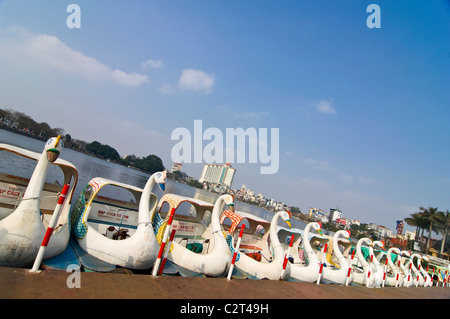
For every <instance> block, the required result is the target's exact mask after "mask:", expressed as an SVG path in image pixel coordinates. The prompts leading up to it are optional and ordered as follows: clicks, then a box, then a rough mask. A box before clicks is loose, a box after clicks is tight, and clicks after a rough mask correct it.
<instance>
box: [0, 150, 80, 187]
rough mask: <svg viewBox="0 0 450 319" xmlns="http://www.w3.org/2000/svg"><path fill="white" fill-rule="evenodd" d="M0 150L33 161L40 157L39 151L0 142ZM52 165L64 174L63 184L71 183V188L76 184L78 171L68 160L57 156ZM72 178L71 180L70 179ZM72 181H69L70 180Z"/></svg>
mask: <svg viewBox="0 0 450 319" xmlns="http://www.w3.org/2000/svg"><path fill="white" fill-rule="evenodd" d="M0 151H8V152H11V153H14V154H17V155H20V156H23V157H26V158H29V159H32V160H35V161H39V158H40V157H41V153H37V152H33V151H30V150H27V149H24V148H21V147H17V146H13V145H9V144H2V143H0ZM52 164H53V165H56V166H58V167H59V168H60V169H61V170H62V171H63V174H64V184H72V185H73V189H74V188H75V186H76V183H77V181H78V171H77V168H76V167H75V166H74V165H73V164H72V163H70V162H68V161H66V160H63V159H61V158H58V159H57V160H56V161H55V162H53V163H52ZM72 178H73V180H72ZM71 180H72V181H73V182H72V183H70V181H71Z"/></svg>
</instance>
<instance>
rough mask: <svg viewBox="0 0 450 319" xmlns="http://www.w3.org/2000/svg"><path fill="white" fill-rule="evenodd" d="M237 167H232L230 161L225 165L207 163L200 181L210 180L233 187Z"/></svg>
mask: <svg viewBox="0 0 450 319" xmlns="http://www.w3.org/2000/svg"><path fill="white" fill-rule="evenodd" d="M235 173H236V169H235V168H232V167H231V165H230V163H226V164H223V165H219V164H205V165H204V166H203V171H202V175H201V177H200V179H199V180H198V181H199V182H200V183H203V182H208V183H215V184H220V185H226V186H228V187H231V184H232V183H233V179H234V174H235Z"/></svg>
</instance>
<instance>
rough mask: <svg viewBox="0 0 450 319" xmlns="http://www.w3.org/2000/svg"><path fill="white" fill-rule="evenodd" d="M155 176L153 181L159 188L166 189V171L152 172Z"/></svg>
mask: <svg viewBox="0 0 450 319" xmlns="http://www.w3.org/2000/svg"><path fill="white" fill-rule="evenodd" d="M154 176H155V182H156V183H157V184H158V186H159V188H161V190H162V191H163V192H164V191H165V190H166V177H167V172H166V171H163V172H157V173H155V174H154Z"/></svg>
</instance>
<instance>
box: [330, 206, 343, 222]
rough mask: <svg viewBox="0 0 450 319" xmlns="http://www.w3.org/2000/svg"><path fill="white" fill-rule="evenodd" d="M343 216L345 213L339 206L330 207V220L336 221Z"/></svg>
mask: <svg viewBox="0 0 450 319" xmlns="http://www.w3.org/2000/svg"><path fill="white" fill-rule="evenodd" d="M342 216H343V214H342V212H341V211H340V210H339V208H330V214H329V215H328V217H329V221H330V222H332V221H335V220H337V219H339V218H342Z"/></svg>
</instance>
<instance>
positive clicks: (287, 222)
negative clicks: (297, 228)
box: [286, 219, 292, 227]
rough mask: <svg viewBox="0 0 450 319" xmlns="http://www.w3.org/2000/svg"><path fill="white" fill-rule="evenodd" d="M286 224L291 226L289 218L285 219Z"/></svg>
mask: <svg viewBox="0 0 450 319" xmlns="http://www.w3.org/2000/svg"><path fill="white" fill-rule="evenodd" d="M286 224H288V226H289V227H292V226H291V221H290V220H289V219H288V220H286Z"/></svg>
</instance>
